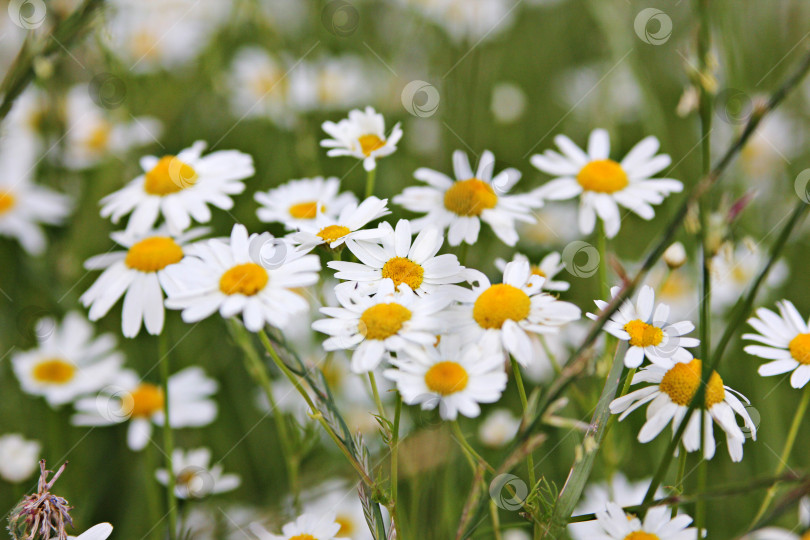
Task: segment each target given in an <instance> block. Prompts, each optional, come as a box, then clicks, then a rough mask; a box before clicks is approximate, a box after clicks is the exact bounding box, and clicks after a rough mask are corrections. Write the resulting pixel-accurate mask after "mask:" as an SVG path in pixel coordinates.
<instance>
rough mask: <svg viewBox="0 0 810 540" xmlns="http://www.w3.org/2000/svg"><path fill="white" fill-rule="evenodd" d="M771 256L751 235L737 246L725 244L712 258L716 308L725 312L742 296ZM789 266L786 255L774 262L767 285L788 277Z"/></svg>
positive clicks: (771, 286) (714, 306) (713, 296)
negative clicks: (785, 258)
mask: <svg viewBox="0 0 810 540" xmlns="http://www.w3.org/2000/svg"><path fill="white" fill-rule="evenodd" d="M768 257H769V255H768V253H767V251H765V252H763V250H762V249H760V247H759V246H758V245H757V244H756V243H755V242H754V241H753V239H751V238H744V239H743V241H742V242H740V243H739V245H737V246H736V247H734V245H733V244H732V243H730V242H727V243H725V244H723V245H722V246H721V248H720V250H719V251H718V253H717V255H715V256H714V257H712V260H711V278H712V310H713V311H716V312H722V311H724V310H725V309H727V308H728V307H730V306H733V305H734V304H736V303H737V301H738V300H739V299H740V296H741V295H742V294H743V292H745V290H746V289H747V288H748V286H749V285H750V284H751V282H752V281H753V280H754V278H755V277H756V275H757V273H758V272H759V271H760V270H761V269H762V265H763V264H764V263H765V261H766V260H767V258H768ZM788 274H789V271H788V266H787V264H786V263H785V261H783V260H782V259H779V260H778V261H776V263H774V265H773V267H772V268H771V271H770V273H769V274H768V277H767V279H766V280H765V285H766V286H767V287H770V288H776V287H778V286H779V285H781V284H782V283H784V281H785V279H787V277H788Z"/></svg>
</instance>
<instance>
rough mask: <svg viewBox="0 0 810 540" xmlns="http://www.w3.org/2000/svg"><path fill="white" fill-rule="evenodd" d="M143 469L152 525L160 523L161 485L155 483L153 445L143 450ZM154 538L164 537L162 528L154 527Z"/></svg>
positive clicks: (158, 539)
mask: <svg viewBox="0 0 810 540" xmlns="http://www.w3.org/2000/svg"><path fill="white" fill-rule="evenodd" d="M143 468H144V471H145V474H144V475H143V477H144V480H145V482H146V506H147V511H148V512H149V518H150V522H151V523H159V522H160V517H161V516H160V515H161V512H160V485H159V484H158V483H157V482H155V470H156V469H157V467H156V462H155V449H154V448H153V447H152V445H151V444H148V445H146V448H144V450H143ZM151 535H152V538H153V539H155V540H160V538H161V537H162V536H163V535H161V534H160V527H153V528H152V532H151Z"/></svg>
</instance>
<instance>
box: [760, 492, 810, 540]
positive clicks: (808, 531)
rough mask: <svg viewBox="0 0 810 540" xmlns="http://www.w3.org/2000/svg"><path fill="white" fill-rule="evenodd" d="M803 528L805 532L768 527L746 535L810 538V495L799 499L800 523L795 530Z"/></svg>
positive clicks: (774, 539) (790, 539)
mask: <svg viewBox="0 0 810 540" xmlns="http://www.w3.org/2000/svg"><path fill="white" fill-rule="evenodd" d="M796 529H798V530H800V531H801V530H803V531H804V534H801V535H799V534H796V533H795V532H793V531H788V530H785V529H780V528H778V527H766V528H764V529H760V530H758V531H754V532H752V533H751V534H750V535H747V536H746V537H745V539H746V540H810V497H803V498H802V499H801V500H800V501H799V525H798V526H797V527H795V528H794V530H796Z"/></svg>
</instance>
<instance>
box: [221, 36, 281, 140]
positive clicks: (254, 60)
mask: <svg viewBox="0 0 810 540" xmlns="http://www.w3.org/2000/svg"><path fill="white" fill-rule="evenodd" d="M227 86H228V89H229V92H230V97H231V109H232V110H233V113H234V114H235V115H236V116H238V117H266V118H270V119H271V120H272V121H273V122H275V123H277V124H278V125H280V126H282V127H285V128H289V127H291V126H292V125H293V123H294V122H295V114H294V112H293V110H292V108H291V107H290V80H289V78H288V74H287V70H286V68H285V66H284V64H283V63H282V62H281V61H279V60H278V59H277V58H276V57H275V56H273V55H271V54H270V53H268V52H267V51H266V50H264V49H262V48H260V47H245V48H242V49H240V50H239V51H238V52H237V53H236V55H235V56H234V58H233V61H232V62H231V67H230V71H229V74H228V76H227Z"/></svg>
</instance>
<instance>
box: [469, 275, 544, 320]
mask: <svg viewBox="0 0 810 540" xmlns="http://www.w3.org/2000/svg"><path fill="white" fill-rule="evenodd" d="M531 305H532V301H531V299H530V298H529V295H527V294H526V293H525V292H523V291H521V290H520V289H518V288H517V287H513V286H512V285H507V284H505V283H501V284H498V285H493V286H491V287H490V288H489V289H487V290H485V291H484V292H482V293H481V295H480V296H479V297H478V299H477V300H476V301H475V305H474V306H473V319H475V322H477V323H478V325H479V326H480V327H481V328H500V327H501V326H503V323H505V322H506V321H507V319H511V320H513V321H521V320H523V319H525V318H526V317H528V316H529V310H530V309H531Z"/></svg>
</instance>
